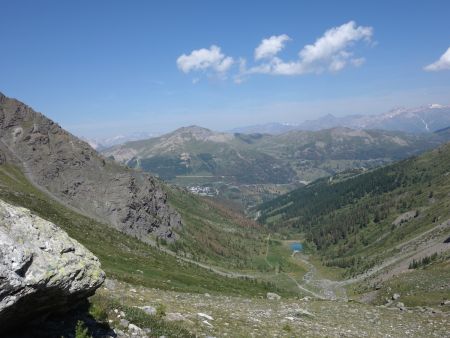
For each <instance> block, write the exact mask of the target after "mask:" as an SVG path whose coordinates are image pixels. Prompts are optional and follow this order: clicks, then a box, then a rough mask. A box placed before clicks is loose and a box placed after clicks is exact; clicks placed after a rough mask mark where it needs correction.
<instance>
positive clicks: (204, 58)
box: [177, 45, 234, 75]
mask: <svg viewBox="0 0 450 338" xmlns="http://www.w3.org/2000/svg"><path fill="white" fill-rule="evenodd" d="M233 63H234V60H233V58H232V57H230V56H226V55H224V54H223V53H222V52H221V50H220V47H218V46H215V45H212V46H211V47H210V48H209V49H207V48H201V49H197V50H193V51H192V52H191V54H189V55H186V54H183V55H181V56H180V57H179V58H178V59H177V66H178V68H179V69H180V70H181V71H182V72H184V73H189V72H191V71H208V70H211V71H213V72H216V73H219V74H222V75H223V74H225V73H226V72H227V71H228V70H229V69H230V67H231V66H232V65H233Z"/></svg>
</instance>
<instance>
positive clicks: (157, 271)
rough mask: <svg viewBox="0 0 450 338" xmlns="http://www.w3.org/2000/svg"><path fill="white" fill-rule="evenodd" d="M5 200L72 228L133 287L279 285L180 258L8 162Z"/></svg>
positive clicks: (252, 290) (3, 177) (1, 188)
mask: <svg viewBox="0 0 450 338" xmlns="http://www.w3.org/2000/svg"><path fill="white" fill-rule="evenodd" d="M0 198H1V199H3V200H5V201H7V202H9V203H12V204H15V205H19V206H23V207H26V208H28V209H30V210H31V211H32V212H34V213H36V214H37V215H39V216H41V217H43V218H45V219H47V220H49V221H51V222H53V223H55V224H57V225H58V226H60V227H61V228H62V229H64V230H65V231H67V233H68V234H69V235H70V236H71V237H72V238H74V239H76V240H78V241H79V242H80V243H82V244H83V245H84V246H86V247H87V248H88V249H89V250H91V251H92V252H93V253H94V254H95V255H96V256H97V257H98V258H99V259H100V261H101V263H102V267H103V269H104V270H105V272H106V273H107V275H108V276H109V277H110V278H116V279H119V280H123V281H126V282H129V283H131V284H134V285H143V286H146V287H155V288H159V289H166V290H178V291H187V292H210V293H215V292H217V293H225V294H245V295H253V296H257V295H264V294H265V292H266V291H267V290H274V289H275V287H274V286H272V285H269V284H268V283H265V282H261V281H258V282H257V281H253V280H245V279H241V278H227V277H223V276H220V275H218V274H216V273H213V272H210V271H208V270H207V269H204V268H201V267H198V266H197V265H195V264H192V263H189V262H183V261H180V260H179V259H177V258H175V257H174V256H171V255H169V254H165V253H163V252H161V251H160V250H158V249H157V248H153V247H151V246H149V245H147V244H144V243H143V242H141V241H139V240H137V239H135V238H133V237H130V236H128V235H125V234H123V233H121V232H119V231H117V230H114V229H113V228H111V227H109V226H107V225H105V224H101V223H98V222H96V221H94V220H92V219H90V218H87V217H85V216H82V215H80V214H78V213H76V212H74V211H72V210H71V209H68V208H66V207H64V206H62V205H61V204H60V203H58V202H56V201H55V200H53V199H51V198H50V197H48V196H47V195H46V194H44V193H42V192H41V191H40V190H38V189H36V188H35V187H34V186H33V185H31V184H30V183H29V181H28V180H27V179H26V178H25V177H24V175H23V174H22V173H21V172H20V171H19V170H18V169H17V168H16V167H14V166H11V165H9V164H3V165H0ZM106 229H107V231H105V230H106ZM277 292H282V290H279V291H277Z"/></svg>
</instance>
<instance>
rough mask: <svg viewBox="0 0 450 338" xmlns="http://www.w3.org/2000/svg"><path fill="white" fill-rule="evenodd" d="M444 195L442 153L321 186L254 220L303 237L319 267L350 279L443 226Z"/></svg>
mask: <svg viewBox="0 0 450 338" xmlns="http://www.w3.org/2000/svg"><path fill="white" fill-rule="evenodd" d="M449 191H450V145H444V146H442V147H440V148H438V149H436V150H433V151H431V152H428V153H425V154H423V155H421V156H419V157H414V158H410V159H407V160H403V161H400V162H398V163H395V164H392V165H389V166H386V167H383V168H380V169H376V170H373V171H370V172H368V173H365V174H359V175H354V176H350V177H348V176H339V175H338V176H336V177H333V178H332V179H328V178H324V179H320V180H318V181H316V182H314V183H313V184H310V185H308V186H306V187H304V188H300V189H297V190H295V191H293V192H291V193H288V194H286V195H284V196H281V197H279V198H277V199H275V200H273V201H269V202H267V203H264V204H263V205H261V206H260V207H259V208H258V211H259V212H260V217H259V220H260V221H261V222H263V223H265V224H267V225H268V226H269V227H270V228H271V229H272V230H274V231H277V230H278V231H282V230H284V231H286V229H288V231H289V232H290V233H299V232H300V233H304V234H305V236H306V239H307V240H308V241H309V242H310V243H313V244H314V245H315V247H316V249H317V250H319V253H320V255H321V257H322V260H323V262H324V264H325V265H327V266H336V267H341V268H345V271H346V274H347V275H355V274H358V273H361V272H364V271H366V270H368V269H369V268H371V267H373V266H375V265H376V264H377V263H380V262H382V261H383V260H384V259H386V258H388V257H390V256H394V255H396V254H398V253H399V251H398V249H396V246H397V245H398V244H399V243H402V242H404V241H406V240H408V239H411V238H413V237H415V236H418V235H420V234H421V233H423V232H424V231H427V230H428V229H431V228H433V227H436V226H437V225H439V224H440V223H442V222H444V221H446V220H448V219H449V218H450V204H449V200H448V193H449ZM396 250H397V251H396Z"/></svg>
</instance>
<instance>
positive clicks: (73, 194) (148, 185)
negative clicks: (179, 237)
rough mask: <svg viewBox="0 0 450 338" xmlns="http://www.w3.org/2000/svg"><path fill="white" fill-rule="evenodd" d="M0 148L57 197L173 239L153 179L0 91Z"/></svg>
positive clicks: (133, 231) (124, 226) (170, 216)
mask: <svg viewBox="0 0 450 338" xmlns="http://www.w3.org/2000/svg"><path fill="white" fill-rule="evenodd" d="M0 150H1V151H2V152H3V153H4V154H5V158H6V161H10V162H13V163H15V164H18V165H20V166H21V167H22V168H23V170H24V172H25V173H26V174H27V175H28V177H29V178H30V179H31V180H32V181H33V182H34V183H35V184H36V185H38V186H39V187H41V188H43V189H44V190H45V191H47V192H49V193H50V194H51V195H53V196H54V197H55V198H57V199H59V200H60V201H62V202H63V203H65V204H67V205H70V206H71V207H73V208H75V209H77V210H78V211H81V212H82V213H84V214H86V215H88V216H90V217H93V218H95V219H97V220H99V221H101V222H105V223H108V224H110V225H112V226H114V227H115V228H117V229H118V230H120V231H122V232H125V233H128V234H130V235H133V236H136V237H138V238H140V239H143V240H146V239H148V235H149V234H150V233H153V234H155V235H157V236H159V237H162V238H166V239H168V240H171V239H175V237H176V234H175V233H174V230H176V229H177V228H178V227H180V226H181V218H180V216H179V214H178V213H177V212H176V211H175V210H174V209H172V208H171V207H170V205H169V203H168V201H167V195H166V193H165V192H164V191H163V189H162V187H161V184H160V183H159V182H158V181H156V180H155V179H154V178H153V177H152V176H150V175H146V174H143V173H140V172H136V171H133V170H130V169H128V168H126V167H123V166H120V165H118V164H116V163H115V162H114V161H112V160H109V159H106V158H103V157H102V156H100V155H99V154H98V153H97V152H96V151H95V150H94V149H92V148H91V147H90V146H89V145H88V144H87V143H85V142H83V141H81V140H79V139H78V138H76V137H75V136H73V135H71V134H70V133H68V132H66V131H65V130H64V129H62V128H61V127H60V126H59V125H57V124H56V123H54V122H53V121H51V120H49V119H48V118H46V117H45V116H44V115H42V114H40V113H37V112H35V111H33V110H32V109H31V108H30V107H28V106H26V105H25V104H23V103H21V102H19V101H17V100H14V99H10V98H7V97H6V96H4V95H2V94H1V93H0Z"/></svg>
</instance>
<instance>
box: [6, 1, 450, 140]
mask: <svg viewBox="0 0 450 338" xmlns="http://www.w3.org/2000/svg"><path fill="white" fill-rule="evenodd" d="M0 10H1V14H2V15H1V20H0V32H1V33H2V34H1V45H0V64H1V68H0V69H1V70H0V91H1V92H3V93H4V94H6V95H8V96H12V97H16V98H18V99H20V100H23V101H25V102H26V103H28V104H29V105H31V106H32V107H33V108H35V109H36V110H38V111H41V112H43V113H44V114H46V115H47V116H49V117H51V118H52V119H54V120H55V121H57V122H58V123H60V124H61V125H62V126H63V127H65V128H67V129H69V130H70V131H72V132H73V133H75V134H77V135H82V136H87V137H105V136H111V135H116V134H121V133H124V134H126V133H130V132H135V131H146V132H165V131H169V130H172V129H175V128H177V127H180V126H183V125H191V124H198V125H202V126H205V127H209V128H213V129H217V130H226V129H229V128H232V127H236V126H241V125H247V124H257V123H265V122H271V121H279V122H290V123H297V122H301V121H303V120H305V119H311V118H315V117H318V116H321V115H325V114H327V113H331V114H335V115H347V114H354V113H361V114H370V113H381V112H385V111H387V110H389V109H391V108H393V107H397V106H406V107H412V106H417V105H424V104H429V103H440V104H450V95H449V94H450V70H449V69H448V68H449V67H450V51H449V52H448V53H447V54H445V52H446V51H447V49H448V48H449V47H450V20H449V13H450V2H449V1H414V2H413V1H395V2H394V1H371V2H370V3H369V2H368V1H340V2H337V1H245V2H244V1H221V2H219V1H181V0H180V1H137V0H135V1H106V0H105V1H62V0H54V1H45V0H42V1H32V0H30V1H22V0H14V1H12V0H11V1H6V0H0ZM264 39H266V40H265V41H264ZM211 46H213V47H211ZM193 52H194V53H193ZM444 54H445V55H444ZM441 57H442V59H441V60H440V61H439V59H440V58H441ZM243 60H245V63H244V61H243ZM244 64H245V66H244ZM426 66H429V67H428V68H427V69H424V67H426Z"/></svg>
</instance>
